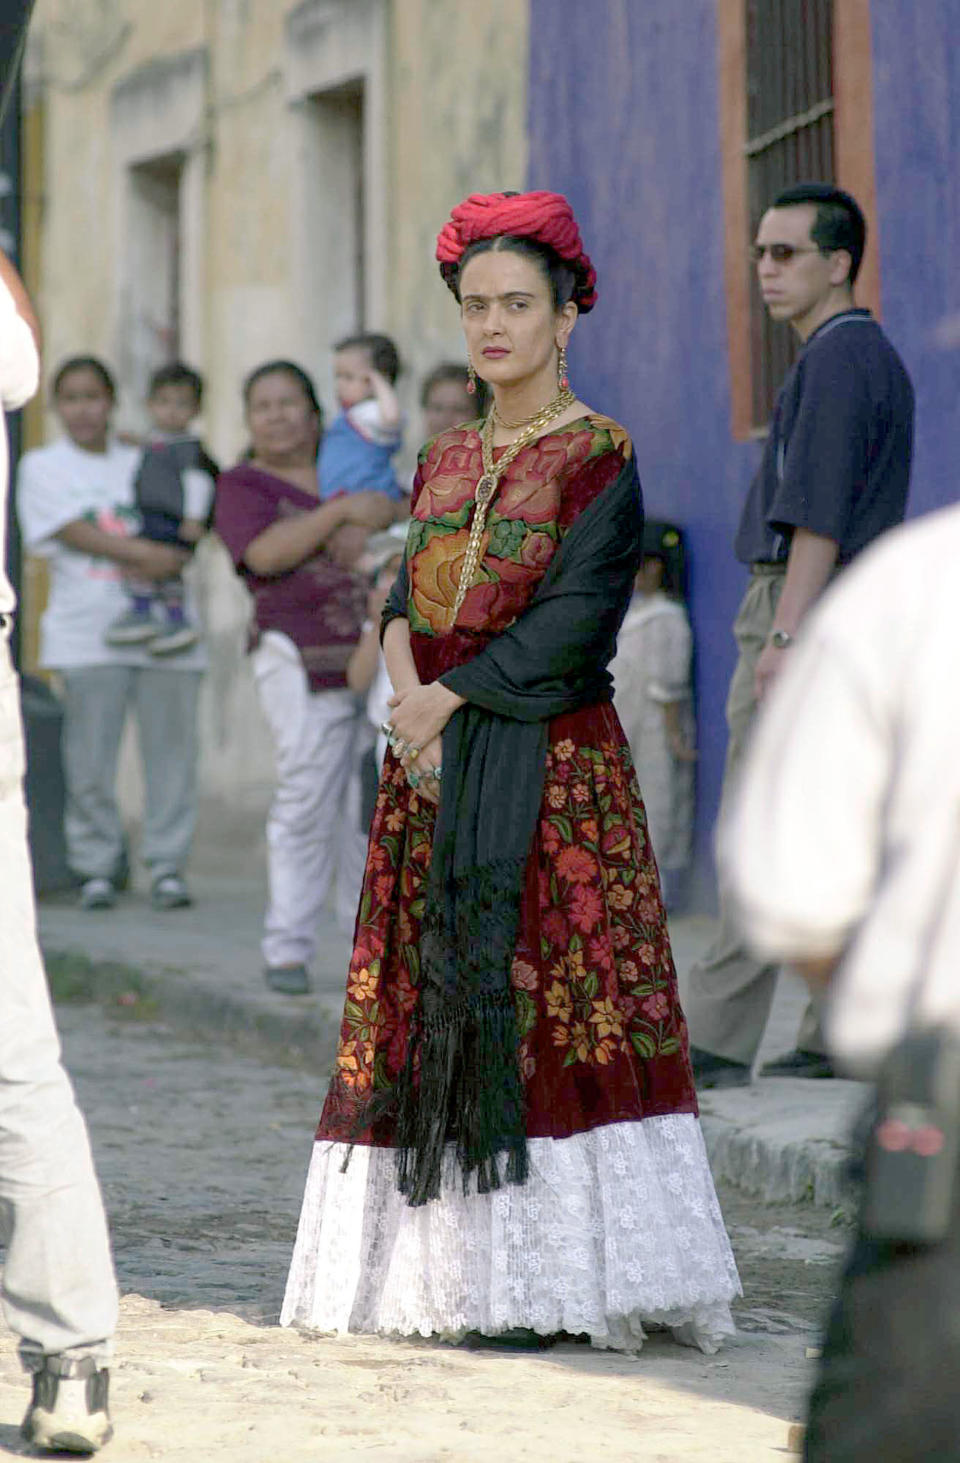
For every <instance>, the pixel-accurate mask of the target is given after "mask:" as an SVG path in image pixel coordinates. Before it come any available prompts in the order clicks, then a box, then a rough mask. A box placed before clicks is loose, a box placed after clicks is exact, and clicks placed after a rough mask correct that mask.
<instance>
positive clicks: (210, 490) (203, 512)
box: [180, 467, 216, 523]
mask: <svg viewBox="0 0 960 1463" xmlns="http://www.w3.org/2000/svg"><path fill="white" fill-rule="evenodd" d="M180 476H181V481H182V483H183V516H184V518H196V519H198V520H199V522H200V523H205V522H206V519H207V515H208V514H209V512H210V504H211V503H212V502H213V494H214V489H215V487H216V484H215V483H214V481H213V478H212V477H211V476H210V474H209V473H208V472H204V470H203V468H202V467H185V468H184V469H183V472H182V473H181V475H180Z"/></svg>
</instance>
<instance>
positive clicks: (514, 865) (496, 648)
mask: <svg viewBox="0 0 960 1463" xmlns="http://www.w3.org/2000/svg"><path fill="white" fill-rule="evenodd" d="M642 531H643V505H642V499H641V494H640V482H639V479H638V477H637V470H636V465H635V463H634V461H633V459H632V458H631V459H630V461H629V462H627V463H625V465H624V467H623V469H622V470H621V472H620V474H619V475H618V477H617V478H616V480H615V481H614V482H612V483H611V484H610V485H609V486H608V487H607V488H605V489H604V490H603V491H602V492H601V493H600V494H599V496H598V497H597V498H596V499H595V500H594V501H593V502H592V503H591V504H590V505H589V507H587V508H585V509H584V510H583V512H582V513H581V514H580V515H579V517H578V518H577V519H576V520H575V521H574V523H573V524H572V526H571V527H570V528H569V530H568V531H567V534H566V536H565V538H564V539H563V542H562V543H561V545H560V547H559V548H558V550H557V552H556V553H555V555H554V557H553V560H552V562H551V563H550V565H549V567H548V569H547V572H546V574H545V575H544V577H543V580H542V582H541V583H540V585H539V587H538V588H537V591H536V593H535V594H534V596H533V598H532V599H531V601H530V604H529V606H528V607H527V609H526V610H525V612H524V613H523V614H522V615H521V616H520V618H519V619H517V620H516V621H515V622H514V624H513V625H511V626H510V627H509V628H508V629H507V630H505V631H503V632H502V633H501V634H499V635H498V636H497V637H496V639H494V640H492V641H490V643H489V644H488V645H487V646H486V647H485V648H484V649H483V650H482V651H481V652H480V653H479V654H478V655H477V656H476V657H475V658H474V659H473V660H471V661H468V662H467V663H466V664H464V665H460V666H457V667H455V668H454V669H453V670H451V671H447V672H446V673H445V674H444V675H442V676H441V677H440V679H441V681H442V682H443V684H444V685H446V686H448V687H449V688H450V690H451V691H455V692H456V693H457V695H459V696H462V697H464V699H465V700H466V702H467V703H468V704H467V705H466V706H463V707H461V708H460V709H459V710H458V711H457V712H455V713H454V715H453V716H452V717H451V718H450V721H449V722H448V723H447V726H446V728H445V730H444V733H443V783H442V790H441V795H440V806H439V809H438V813H437V825H436V833H435V836H434V845H433V856H432V861H431V866H430V877H429V881H428V888H427V901H426V909H425V912H424V920H423V930H422V934H421V943H420V989H419V999H418V1002H417V1006H416V1009H415V1011H414V1013H413V1022H412V1027H411V1035H410V1043H409V1048H408V1053H407V1061H406V1065H405V1067H404V1070H403V1071H402V1073H401V1074H400V1077H399V1078H398V1081H397V1085H396V1088H395V1089H394V1091H393V1092H392V1094H391V1102H390V1105H391V1107H392V1109H393V1111H394V1113H395V1116H396V1143H397V1147H398V1149H399V1154H398V1186H399V1188H400V1190H401V1192H402V1193H404V1194H406V1195H407V1196H408V1199H409V1202H410V1203H411V1204H414V1205H416V1204H424V1203H426V1202H427V1201H428V1200H430V1199H433V1198H436V1197H438V1195H439V1193H440V1184H441V1171H442V1165H443V1157H444V1150H445V1146H446V1144H447V1143H453V1144H455V1146H456V1156H457V1161H458V1163H459V1166H460V1169H461V1172H462V1175H463V1181H464V1186H465V1187H466V1185H467V1180H468V1178H469V1176H470V1174H472V1173H474V1172H475V1173H476V1175H477V1188H478V1190H479V1191H480V1192H481V1193H485V1192H487V1191H489V1190H490V1189H496V1188H499V1187H500V1184H501V1182H502V1179H503V1178H504V1177H505V1178H506V1181H507V1182H508V1183H523V1182H524V1180H525V1179H526V1176H527V1145H526V1127H525V1112H524V1090H523V1083H522V1080H521V1077H520V1073H519V1068H518V1062H517V1048H518V1045H519V1038H518V1034H517V1027H516V1017H515V1010H514V1003H513V992H512V987H511V983H510V968H511V964H512V961H513V954H514V948H515V944H516V937H517V931H518V927H519V920H520V904H521V897H522V889H523V881H524V874H525V869H526V863H527V858H528V855H529V851H530V846H531V843H532V840H533V835H534V831H535V829H536V823H537V816H538V812H539V808H540V801H541V797H542V794H543V781H544V768H545V761H546V750H547V732H548V722H549V721H550V719H551V718H552V717H555V716H560V715H562V714H563V713H564V712H568V711H574V710H576V709H577V708H578V707H581V706H587V705H590V704H592V703H594V702H596V701H605V700H609V698H610V695H611V691H612V682H611V678H610V675H609V673H608V671H607V669H606V667H607V665H608V664H609V662H610V660H611V659H612V658H613V654H614V651H615V649H616V636H617V631H618V630H619V628H620V624H621V621H622V620H623V616H624V614H625V612H626V609H627V606H628V604H629V602H630V595H631V591H632V587H633V579H634V575H635V574H636V571H637V567H638V564H639V562H640V558H641V540H642ZM408 584H409V581H408V577H407V573H406V566H404V568H403V569H401V572H400V574H399V576H398V578H397V582H396V584H395V585H394V587H393V590H392V592H391V595H390V598H389V600H388V602H387V605H386V608H385V610H384V616H383V625H384V628H385V627H386V625H387V624H388V623H389V622H390V620H392V619H396V618H398V617H399V618H405V617H406V614H407V596H408V593H409V589H408ZM501 1157H505V1159H506V1169H505V1173H504V1174H502V1173H501Z"/></svg>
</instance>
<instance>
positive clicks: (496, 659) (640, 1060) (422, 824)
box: [281, 193, 738, 1351]
mask: <svg viewBox="0 0 960 1463" xmlns="http://www.w3.org/2000/svg"><path fill="white" fill-rule="evenodd" d="M437 255H438V259H439V261H440V268H441V272H442V275H443V278H444V280H445V281H446V283H447V285H448V286H449V288H450V289H451V290H452V292H453V293H454V295H455V297H456V299H457V301H458V304H459V306H460V312H461V319H462V323H463V329H464V334H465V336H466V341H467V347H468V351H469V355H470V360H471V362H472V369H473V370H474V371H475V372H476V374H477V375H479V376H481V377H483V378H484V379H485V380H486V381H487V382H488V384H489V385H490V386H491V387H492V392H493V407H492V410H491V412H490V414H489V415H488V416H487V417H486V419H485V420H484V421H482V422H480V421H477V422H473V423H470V424H468V425H466V426H460V427H453V428H450V429H449V430H447V431H444V432H442V433H441V435H440V436H439V437H437V438H435V439H433V440H432V441H430V442H429V443H428V444H427V446H426V447H425V448H424V449H423V451H422V452H421V455H420V464H419V470H418V473H417V477H416V481H415V484H414V493H413V503H412V513H413V522H412V524H411V528H410V533H409V536H408V540H407V548H406V557H405V562H404V565H403V568H402V569H401V572H400V575H399V578H398V580H397V583H396V585H395V586H394V590H393V592H392V594H391V597H390V600H389V601H388V604H387V608H386V610H385V612H384V626H385V629H384V637H383V643H384V653H385V657H386V662H387V666H388V669H389V672H390V676H391V679H392V681H393V686H394V697H393V704H392V709H391V712H390V717H389V721H388V722H387V723H386V725H385V731H386V732H388V734H389V738H390V750H389V751H388V753H387V757H386V761H385V764H384V770H383V776H382V779H381V784H380V791H379V794H378V799H377V808H376V813H375V816H374V821H373V826H372V830H371V837H370V845H369V853H368V858H367V866H366V875H365V879H364V887H363V894H362V898H361V903H360V911H359V919H358V924H357V933H356V943H355V949H354V954H353V959H352V962H351V966H350V974H349V981H348V991H347V1003H346V1008H345V1014H344V1021H343V1026H342V1030H341V1040H340V1047H339V1051H338V1056H337V1068H336V1075H335V1077H334V1079H333V1082H332V1084H331V1087H330V1090H329V1092H328V1095H327V1100H326V1103H325V1106H324V1109H323V1113H322V1115H321V1119H320V1125H319V1128H318V1130H317V1135H316V1144H315V1147H314V1151H313V1157H312V1161H311V1166H310V1173H309V1176H308V1179H307V1187H306V1194H305V1197H304V1203H303V1210H302V1214H301V1221H300V1229H299V1233H298V1237H297V1243H296V1249H295V1252H294V1257H293V1264H292V1268H291V1272H290V1277H289V1281H288V1285H287V1294H286V1299H285V1302H284V1307H283V1313H282V1317H281V1319H282V1321H283V1322H284V1323H286V1324H292V1323H295V1324H299V1325H302V1326H305V1327H310V1328H315V1329H317V1330H322V1331H326V1330H339V1331H360V1332H380V1333H398V1334H407V1335H409V1334H416V1333H420V1334H430V1333H438V1334H440V1335H446V1336H452V1337H457V1336H463V1335H464V1334H465V1333H470V1332H474V1333H480V1334H481V1335H483V1336H486V1337H499V1338H501V1339H505V1340H507V1341H508V1342H509V1341H511V1340H516V1339H518V1338H519V1339H526V1340H528V1341H531V1340H532V1342H533V1344H543V1343H544V1341H545V1339H546V1338H551V1337H555V1336H556V1335H557V1333H561V1332H569V1333H574V1334H583V1333H586V1334H587V1335H589V1337H590V1339H591V1340H592V1342H593V1343H594V1344H595V1345H598V1346H606V1347H617V1348H622V1349H628V1350H632V1349H636V1348H637V1347H638V1346H639V1345H640V1343H641V1341H642V1339H643V1335H644V1329H643V1328H644V1326H645V1325H646V1324H649V1323H653V1324H660V1325H667V1326H670V1327H671V1328H672V1329H673V1330H674V1332H675V1334H676V1335H677V1337H678V1339H680V1340H683V1341H687V1342H691V1343H693V1344H696V1345H699V1346H701V1347H702V1348H703V1349H704V1350H707V1351H710V1350H714V1349H715V1348H716V1346H717V1345H718V1344H719V1342H720V1340H721V1338H722V1337H723V1336H724V1335H725V1334H728V1333H729V1332H730V1331H732V1329H733V1328H732V1322H731V1318H730V1309H729V1306H730V1301H731V1299H732V1298H733V1296H734V1295H735V1294H736V1293H737V1291H738V1282H737V1275H736V1269H735V1266H734V1263H733V1258H732V1255H731V1252H730V1248H729V1244H728V1241H727V1237H726V1233H725V1231H724V1228H723V1221H722V1218H721V1215H720V1211H719V1208H718V1205H717V1200H716V1195H715V1193H714V1189H713V1184H712V1181H711V1177H710V1172H709V1168H708V1166H707V1161H706V1155H705V1151H704V1146H703V1140H702V1137H701V1134H700V1130H699V1125H698V1122H697V1117H696V1113H697V1105H696V1094H695V1091H694V1087H693V1081H692V1078H691V1073H690V1065H689V1058H688V1052H687V1032H686V1025H685V1022H684V1019H683V1015H682V1013H681V1010H680V1007H679V1004H678V1000H677V988H676V977H675V973H674V967H673V961H672V958H671V953H670V945H669V940H668V936H667V929H666V921H665V918H664V913H663V907H662V903H661V899H660V891H659V887H658V881H657V873H656V866H655V864H654V861H653V857H652V854H651V850H650V843H649V838H648V835H647V829H646V821H645V816H644V811H643V806H642V803H641V801H640V796H639V792H638V789H637V784H636V778H635V776H634V772H633V768H632V764H631V761H630V753H629V749H628V747H627V744H626V741H625V738H624V735H623V732H622V730H621V727H620V724H619V722H618V720H617V717H616V714H615V712H614V710H613V707H612V704H611V682H610V677H609V675H608V674H607V671H606V666H607V664H608V663H609V661H610V660H611V658H612V656H613V652H614V644H615V639H616V633H617V629H618V627H619V624H620V622H621V620H622V618H623V615H624V612H625V610H626V608H627V605H628V603H629V600H630V593H631V588H632V584H633V579H634V575H635V573H636V569H637V566H638V563H639V560H640V557H641V552H642V527H643V512H642V506H641V498H640V486H639V482H638V478H637V471H636V465H635V462H634V456H633V448H632V444H631V442H630V439H629V437H628V435H627V433H626V432H625V431H624V430H623V428H622V427H620V426H618V425H617V423H616V422H614V421H612V420H610V418H608V417H606V416H604V415H602V414H601V413H598V412H595V411H593V410H592V409H591V408H590V407H588V406H586V405H585V404H584V403H583V402H582V401H580V400H579V399H578V398H577V397H576V395H575V394H574V392H573V391H572V390H571V389H570V386H569V382H568V380H567V374H566V347H567V344H568V341H569V339H570V335H571V332H572V330H573V329H574V327H575V326H576V324H577V321H578V318H579V316H580V315H581V314H585V313H586V312H587V311H589V310H590V309H591V308H592V307H593V304H594V302H595V299H596V291H595V279H596V276H595V273H594V270H593V267H592V265H591V263H590V260H589V258H588V257H587V255H586V253H585V252H584V250H583V246H582V243H581V240H580V234H579V230H578V228H577V224H576V220H575V219H574V217H573V215H572V213H571V210H570V207H569V204H568V203H567V201H566V199H564V198H562V197H560V196H559V195H556V194H551V193H530V194H523V195H510V194H493V195H490V196H488V197H481V196H474V197H471V198H468V199H467V200H466V201H465V202H464V203H462V204H461V205H459V207H458V208H456V209H455V210H454V212H453V215H452V217H451V219H450V221H449V222H448V223H447V224H446V226H445V227H444V229H443V231H442V232H441V234H440V237H439V240H438V248H437Z"/></svg>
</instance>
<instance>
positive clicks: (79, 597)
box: [17, 439, 206, 671]
mask: <svg viewBox="0 0 960 1463" xmlns="http://www.w3.org/2000/svg"><path fill="white" fill-rule="evenodd" d="M139 461H140V454H139V452H138V451H137V449H136V448H135V447H125V446H123V445H122V444H121V443H119V442H111V443H110V445H109V446H108V448H107V450H106V452H86V451H84V449H83V448H82V447H77V446H76V444H75V443H73V442H71V441H69V440H68V439H64V440H62V441H59V442H53V443H51V445H50V446H49V447H38V448H36V449H35V450H34V451H33V452H27V453H26V454H25V455H24V456H23V458H22V459H21V461H20V467H19V470H18V473H17V511H18V513H19V517H20V526H21V530H22V532H23V538H24V543H25V544H26V546H27V548H28V549H29V550H30V552H31V553H34V554H40V555H42V556H43V557H44V558H46V559H47V560H48V561H49V564H50V597H49V600H48V604H47V609H46V612H45V614H44V615H43V618H42V620H41V622H40V664H41V665H42V666H44V667H45V668H46V669H47V670H76V669H78V668H80V667H82V666H91V665H133V666H146V665H152V666H156V665H157V664H158V662H157V661H156V660H155V659H154V658H152V657H151V656H150V654H149V652H148V651H147V650H145V649H144V648H143V647H142V646H129V645H127V646H111V645H107V644H106V642H105V638H104V637H105V635H106V632H107V629H108V627H109V625H110V624H111V623H112V622H113V621H114V620H115V619H117V618H118V616H120V615H122V614H123V613H124V611H125V610H127V609H129V607H130V601H129V598H128V596H127V593H126V591H125V589H124V587H123V571H122V569H121V567H120V565H119V564H115V563H114V562H113V561H112V560H110V559H104V558H98V557H97V556H95V555H93V554H84V553H80V552H79V551H78V550H77V549H71V548H68V547H67V545H66V544H64V543H61V542H60V540H59V539H57V538H55V537H54V535H55V534H57V533H59V532H60V530H61V529H62V528H65V527H66V525H67V524H68V523H73V522H74V521H75V520H76V519H78V518H87V519H89V520H90V522H91V523H95V524H96V526H97V527H98V528H100V529H103V530H105V531H106V532H107V533H116V534H122V535H127V536H132V535H134V534H136V532H137V517H136V509H135V507H134V501H133V482H134V478H135V476H136V472H137V467H138V464H139ZM186 610H187V613H188V614H189V615H190V617H191V619H195V615H196V610H195V606H194V605H193V604H192V601H191V597H190V595H189V591H188V597H187V602H186ZM162 664H163V665H164V666H165V667H166V668H168V669H170V670H194V671H195V670H202V669H203V668H204V666H205V665H206V656H205V653H204V651H203V649H202V647H200V646H195V647H194V648H193V649H192V650H189V651H186V652H184V654H183V655H178V656H176V657H174V658H170V659H168V658H165V659H164V660H163V662H162Z"/></svg>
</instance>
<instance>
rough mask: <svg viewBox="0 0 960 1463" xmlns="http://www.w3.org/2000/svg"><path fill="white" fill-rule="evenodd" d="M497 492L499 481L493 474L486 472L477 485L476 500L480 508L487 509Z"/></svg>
mask: <svg viewBox="0 0 960 1463" xmlns="http://www.w3.org/2000/svg"><path fill="white" fill-rule="evenodd" d="M496 490H497V479H496V476H495V475H494V474H493V473H492V472H485V473H484V474H483V477H482V478H481V479H480V481H479V482H478V483H477V491H476V500H477V503H478V505H479V506H480V507H486V505H487V503H489V502H490V499H491V498H492V497H493V495H494V493H495V492H496Z"/></svg>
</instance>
